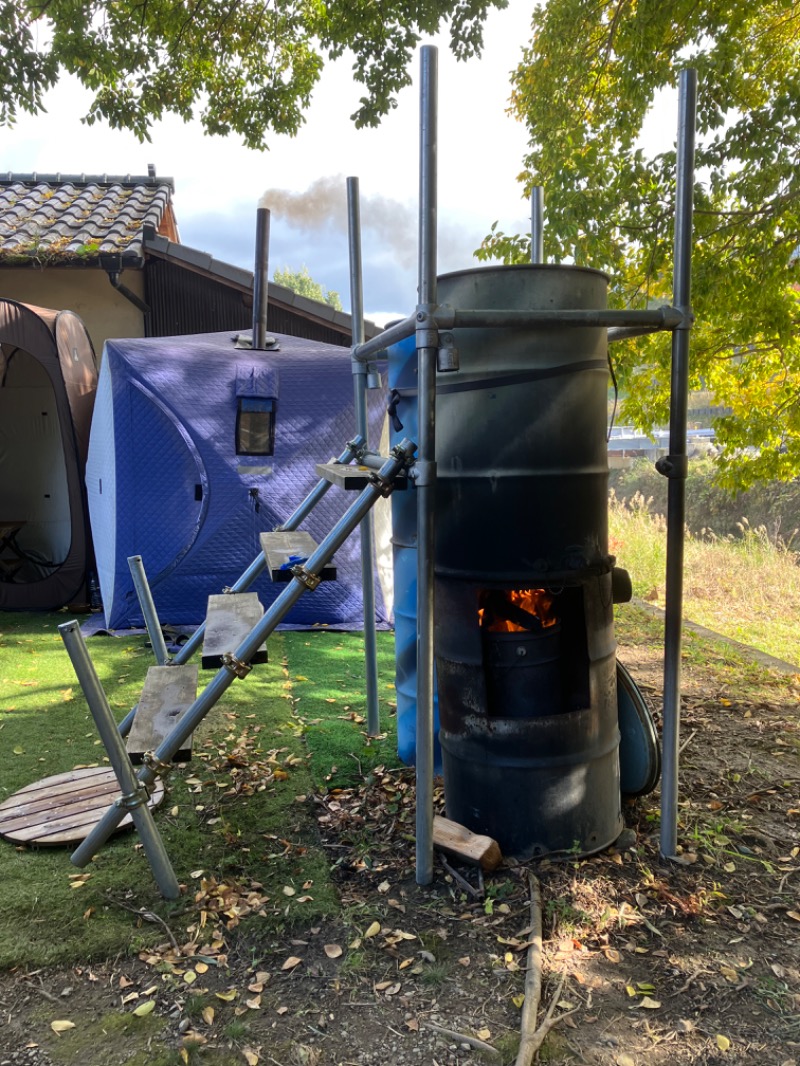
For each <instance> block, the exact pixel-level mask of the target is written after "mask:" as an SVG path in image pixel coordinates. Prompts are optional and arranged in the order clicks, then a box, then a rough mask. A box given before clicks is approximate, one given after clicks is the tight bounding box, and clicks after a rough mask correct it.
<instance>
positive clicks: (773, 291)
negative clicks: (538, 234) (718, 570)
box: [478, 0, 800, 489]
mask: <svg viewBox="0 0 800 1066" xmlns="http://www.w3.org/2000/svg"><path fill="white" fill-rule="evenodd" d="M532 29H533V35H532V41H531V44H530V45H529V46H528V47H527V48H526V49H525V51H524V53H523V59H522V62H521V63H520V64H519V66H518V67H517V69H516V71H515V72H514V73H513V75H512V84H513V93H512V97H511V109H512V111H513V112H514V113H515V114H516V115H517V116H518V117H519V118H520V119H521V120H522V121H524V122H525V123H526V124H527V127H528V130H529V131H530V141H529V152H528V155H527V156H526V158H525V170H524V172H523V173H522V174H521V175H520V180H521V181H522V182H523V184H524V185H525V188H526V191H527V192H529V191H530V188H531V186H532V185H543V186H544V187H545V196H546V206H547V225H546V228H545V256H546V258H547V259H548V261H563V260H570V259H574V261H575V262H577V263H580V264H582V265H586V266H594V267H598V268H600V269H602V270H606V271H608V273H609V274H610V275H611V278H612V294H611V298H612V301H613V303H614V304H615V305H616V306H632V307H644V306H647V305H648V304H649V303H653V302H654V303H655V304H660V303H668V302H670V300H671V290H672V254H673V253H672V240H673V205H674V165H675V150H674V141H675V135H674V130H675V128H676V127H677V114H676V118H675V125H674V126H673V127H672V129H671V130H670V131H667V132H668V134H669V136H668V137H667V143H672V145H673V147H672V149H670V150H667V151H662V152H660V153H658V154H652V155H648V154H647V153H646V152H645V151H644V150H643V148H642V146H641V142H640V139H639V138H640V133H641V131H642V126H643V123H644V121H645V117H646V115H647V113H648V110H649V108H650V107H651V105H652V103H653V101H654V99H655V97H656V94H658V93H659V91H660V90H662V89H664V88H666V87H669V86H674V85H676V84H677V80H678V71H679V70H680V68H682V67H684V66H692V67H695V68H696V69H697V71H698V82H699V85H698V110H699V117H698V142H697V143H698V150H697V159H696V162H697V183H696V186H695V244H694V252H693V299H692V302H693V306H694V311H695V314H696V316H697V322H696V327H695V330H694V332H693V334H692V371H691V373H692V387H694V388H700V387H705V388H707V389H710V390H711V391H712V392H713V393H714V395H715V397H716V399H717V402H718V403H719V404H722V405H724V406H726V407H728V408H730V411H731V413H730V415H727V416H725V417H723V418H721V419H720V420H718V421H717V422H716V430H717V439H718V442H720V443H721V444H722V447H723V454H722V456H721V458H720V460H719V470H720V477H721V479H722V481H723V483H724V484H726V485H727V486H728V487H730V488H732V489H737V488H743V487H746V486H748V485H750V484H751V483H753V482H754V481H756V480H760V479H771V478H778V479H789V478H792V477H795V476H797V475H798V473H800V299H799V297H798V292H799V291H800V290H799V289H798V281H800V277H799V276H798V273H799V271H800V266H799V261H798V257H797V251H798V247H799V246H800V6H798V4H797V3H796V0H758V2H756V0H670V2H669V3H664V2H663V0H547V3H545V4H542V5H540V6H539V7H537V8H536V10H535V12H534V15H533V23H532ZM529 251H530V240H529V238H528V237H527V236H514V235H506V234H503V233H501V232H499V231H498V230H497V226H496V224H495V226H494V227H493V228H492V232H491V233H490V234H489V236H487V237H486V239H485V241H484V243H483V245H482V248H481V249H480V251H479V253H478V254H479V256H480V257H482V258H489V257H490V256H495V257H498V258H501V259H504V260H505V261H507V262H521V261H525V260H528V259H529ZM613 355H614V357H615V361H616V363H617V367H618V371H619V377H620V381H621V384H622V385H623V387H624V389H625V393H626V400H625V404H624V407H623V417H625V418H627V419H630V420H632V421H634V422H636V423H637V424H638V425H640V426H641V427H643V428H650V427H652V426H653V425H655V424H658V423H665V422H666V421H667V419H668V383H669V371H668V363H669V342H668V340H667V338H666V337H665V336H664V335H663V334H661V335H658V336H656V337H650V338H646V339H641V340H637V341H629V342H618V343H616V344H615V345H614V346H613Z"/></svg>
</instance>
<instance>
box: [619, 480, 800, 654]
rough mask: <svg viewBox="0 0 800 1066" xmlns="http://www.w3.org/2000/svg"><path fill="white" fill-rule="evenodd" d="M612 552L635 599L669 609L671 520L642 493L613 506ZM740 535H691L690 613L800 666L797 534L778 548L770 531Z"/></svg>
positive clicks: (744, 528)
mask: <svg viewBox="0 0 800 1066" xmlns="http://www.w3.org/2000/svg"><path fill="white" fill-rule="evenodd" d="M609 533H610V542H611V551H612V553H613V554H615V555H616V556H617V560H618V562H619V564H620V566H623V567H625V568H626V569H627V570H629V572H630V574H631V578H632V580H633V586H634V592H635V594H636V595H637V596H641V597H643V598H644V599H647V600H649V601H650V602H652V603H656V604H658V605H659V606H662V607H663V606H664V585H665V580H664V578H665V568H666V522H665V520H664V518H663V517H661V516H659V515H653V514H651V513H650V511H649V509H648V501H647V500H646V499H645V498H644V496H642V495H641V493H636V494H635V495H634V496H632V497H631V499H630V500H624V499H623V500H621V499H619V498H617V497H616V496H615V495H614V494H613V493H612V495H611V499H610V507H609ZM739 534H740V535H739V536H737V537H732V536H726V537H718V536H716V535H715V534H714V533H713V531H711V530H709V529H704V530H702V531H701V533H700V535H698V536H695V537H692V536H690V535H689V534H688V533H687V537H686V542H685V554H684V562H685V566H684V616H685V617H686V618H689V619H691V621H693V622H697V623H699V624H700V625H704V626H707V627H708V628H709V629H713V630H715V631H716V632H718V633H721V634H723V635H724V636H727V637H731V638H733V639H734V640H739V641H741V642H742V643H743V644H748V645H750V646H752V647H754V648H758V649H759V650H761V651H764V652H767V654H769V655H774V656H776V657H777V658H780V659H785V660H786V661H787V662H790V663H797V664H800V624H799V623H800V565H798V561H799V560H800V555H799V554H798V552H797V551H796V550H794V543H793V542H794V537H791V538H789V539H788V541H783V540H780V539H778V541H777V543H776V542H775V540H774V538H773V537H771V536H770V533H769V531H768V530H767V529H766V528H765V527H764V526H759V527H757V528H755V529H754V528H752V527H751V526H750V525H749V523H748V522H747V520H746V519H744V520H743V521H741V522H740V523H739Z"/></svg>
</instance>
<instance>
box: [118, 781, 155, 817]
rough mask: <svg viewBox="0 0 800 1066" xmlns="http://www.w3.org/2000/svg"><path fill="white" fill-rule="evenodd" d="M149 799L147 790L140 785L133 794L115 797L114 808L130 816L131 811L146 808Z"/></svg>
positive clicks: (128, 793) (127, 793)
mask: <svg viewBox="0 0 800 1066" xmlns="http://www.w3.org/2000/svg"><path fill="white" fill-rule="evenodd" d="M149 799H150V796H149V795H148V792H147V789H146V788H144V786H141V785H140V786H139V788H136V789H134V791H133V792H126V793H124V794H123V795H122V796H117V798H116V799H115V800H114V806H115V807H119V808H120V810H123V811H126V812H127V813H128V814H130V812H131V811H135V810H137V809H138V808H139V807H146V806H147V801H148V800H149Z"/></svg>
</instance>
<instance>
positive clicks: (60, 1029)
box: [50, 1022, 75, 1033]
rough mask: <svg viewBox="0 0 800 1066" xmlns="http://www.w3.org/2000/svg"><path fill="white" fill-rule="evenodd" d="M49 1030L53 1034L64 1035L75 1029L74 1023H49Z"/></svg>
mask: <svg viewBox="0 0 800 1066" xmlns="http://www.w3.org/2000/svg"><path fill="white" fill-rule="evenodd" d="M50 1028H51V1029H52V1030H53V1032H54V1033H66V1032H68V1031H69V1030H70V1029H74V1028H75V1022H50Z"/></svg>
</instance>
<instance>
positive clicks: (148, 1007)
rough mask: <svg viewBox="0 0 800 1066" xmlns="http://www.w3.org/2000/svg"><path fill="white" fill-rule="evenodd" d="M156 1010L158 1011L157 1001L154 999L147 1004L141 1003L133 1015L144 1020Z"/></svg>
mask: <svg viewBox="0 0 800 1066" xmlns="http://www.w3.org/2000/svg"><path fill="white" fill-rule="evenodd" d="M155 1009H156V1002H155V1000H154V999H148V1001H147V1002H146V1003H140V1004H139V1006H138V1007H136V1008H135V1010H134V1012H133V1013H134V1014H135V1015H136V1017H137V1018H144V1017H146V1016H147V1015H148V1014H152V1013H153V1011H154V1010H155Z"/></svg>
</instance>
